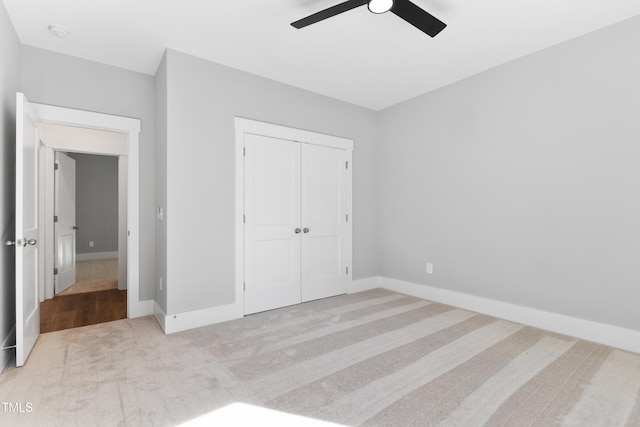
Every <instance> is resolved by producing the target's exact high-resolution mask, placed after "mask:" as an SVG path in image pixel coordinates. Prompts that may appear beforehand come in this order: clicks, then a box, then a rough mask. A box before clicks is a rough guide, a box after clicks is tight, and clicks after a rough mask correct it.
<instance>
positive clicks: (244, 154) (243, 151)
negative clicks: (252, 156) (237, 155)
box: [242, 147, 247, 157]
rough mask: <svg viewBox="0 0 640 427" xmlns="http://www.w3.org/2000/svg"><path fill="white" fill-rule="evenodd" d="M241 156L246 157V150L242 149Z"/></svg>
mask: <svg viewBox="0 0 640 427" xmlns="http://www.w3.org/2000/svg"><path fill="white" fill-rule="evenodd" d="M242 156H243V157H247V149H246V148H245V147H242Z"/></svg>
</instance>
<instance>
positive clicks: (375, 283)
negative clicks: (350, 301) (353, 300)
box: [347, 277, 381, 294]
mask: <svg viewBox="0 0 640 427" xmlns="http://www.w3.org/2000/svg"><path fill="white" fill-rule="evenodd" d="M380 280H381V278H380V277H365V278H364V279H357V280H352V281H351V283H349V289H348V291H347V293H349V294H355V293H357V292H363V291H370V290H371V289H376V288H380V287H381V281H380Z"/></svg>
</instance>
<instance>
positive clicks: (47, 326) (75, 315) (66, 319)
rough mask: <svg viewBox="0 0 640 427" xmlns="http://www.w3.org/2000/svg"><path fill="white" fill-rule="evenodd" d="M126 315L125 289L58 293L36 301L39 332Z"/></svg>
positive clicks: (114, 318)
mask: <svg viewBox="0 0 640 427" xmlns="http://www.w3.org/2000/svg"><path fill="white" fill-rule="evenodd" d="M126 317H127V291H120V290H117V289H113V290H108V291H96V292H87V293H82V294H72V295H58V296H56V297H55V298H53V299H50V300H46V301H44V302H42V303H41V304H40V333H45V332H53V331H60V330H62V329H70V328H77V327H79V326H86V325H94V324H96V323H104V322H110V321H112V320H119V319H125V318H126Z"/></svg>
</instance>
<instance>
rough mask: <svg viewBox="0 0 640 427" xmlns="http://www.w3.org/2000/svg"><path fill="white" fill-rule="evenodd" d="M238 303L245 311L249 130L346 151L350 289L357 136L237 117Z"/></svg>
mask: <svg viewBox="0 0 640 427" xmlns="http://www.w3.org/2000/svg"><path fill="white" fill-rule="evenodd" d="M234 124H235V163H236V165H235V166H236V175H235V195H236V202H235V226H236V229H235V304H234V305H235V306H242V313H243V314H244V215H245V209H244V175H245V171H244V141H245V135H246V134H253V135H262V136H268V137H272V138H278V139H286V140H290V141H295V142H299V143H303V144H312V145H319V146H324V147H331V148H337V149H340V150H344V151H345V160H346V164H345V168H346V170H347V185H346V187H347V214H348V216H349V220H348V221H347V236H346V239H347V242H346V245H345V246H346V251H347V267H348V270H349V273H348V275H347V276H348V277H347V291H349V289H351V287H352V286H351V284H352V280H353V279H352V271H353V268H352V265H353V209H352V206H353V205H352V202H353V198H352V194H353V193H352V190H353V185H352V181H353V179H352V177H353V174H352V170H353V161H352V153H353V140H351V139H347V138H342V137H337V136H332V135H325V134H322V133H317V132H312V131H307V130H302V129H296V128H291V127H287V126H281V125H275V124H271V123H266V122H261V121H257V120H251V119H246V118H242V117H235V119H234Z"/></svg>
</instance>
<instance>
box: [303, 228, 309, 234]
mask: <svg viewBox="0 0 640 427" xmlns="http://www.w3.org/2000/svg"><path fill="white" fill-rule="evenodd" d="M302 231H304V232H305V233H308V232H309V231H311V230H309V229H308V228H306V227H305V228H304V229H303V230H302Z"/></svg>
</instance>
